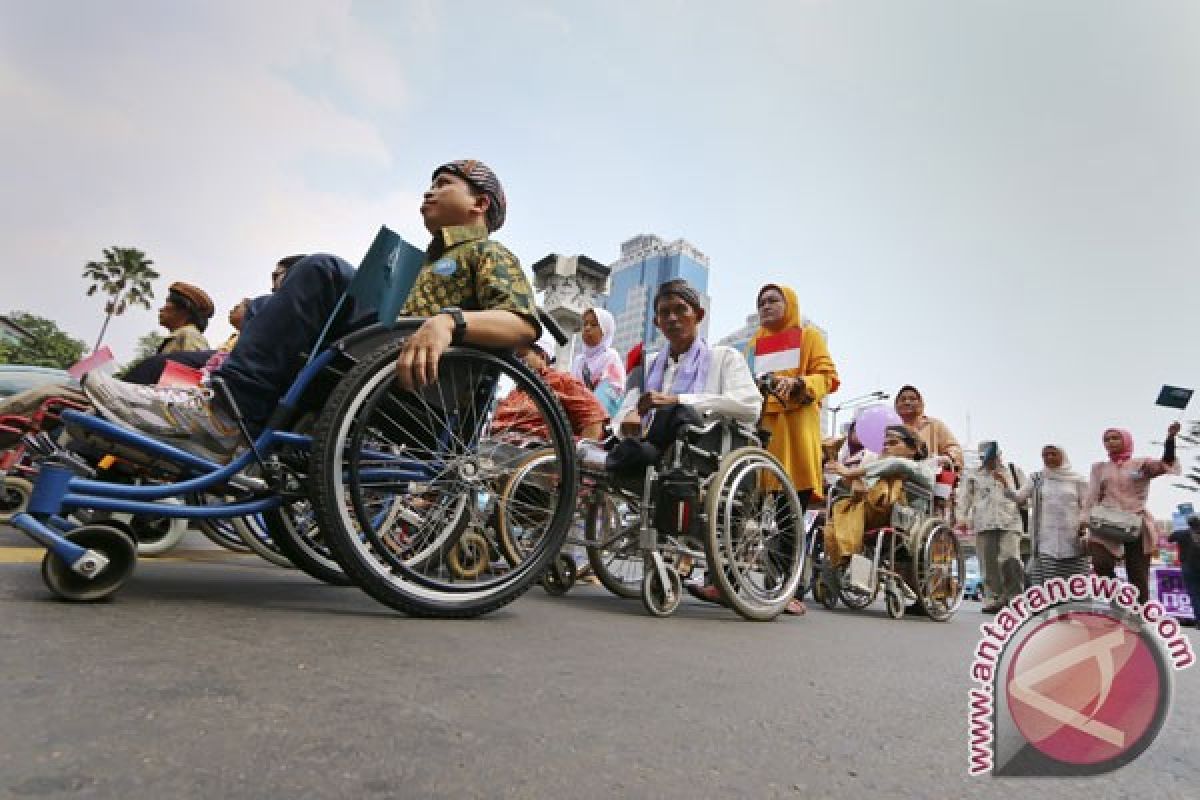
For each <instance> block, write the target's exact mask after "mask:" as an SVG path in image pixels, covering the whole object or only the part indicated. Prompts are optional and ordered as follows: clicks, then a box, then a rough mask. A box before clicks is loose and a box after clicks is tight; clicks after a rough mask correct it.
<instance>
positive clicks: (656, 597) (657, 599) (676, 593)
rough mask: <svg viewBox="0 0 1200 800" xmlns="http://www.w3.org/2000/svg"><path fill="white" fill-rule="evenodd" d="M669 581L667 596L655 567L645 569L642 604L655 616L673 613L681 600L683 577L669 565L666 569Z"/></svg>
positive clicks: (665, 615)
mask: <svg viewBox="0 0 1200 800" xmlns="http://www.w3.org/2000/svg"><path fill="white" fill-rule="evenodd" d="M666 573H667V580H668V581H669V582H670V590H671V596H670V597H668V596H667V592H666V591H665V589H664V587H663V583H662V577H661V575H660V573H659V571H658V570H657V569H650V568H648V569H647V570H646V577H645V578H643V579H642V605H643V606H645V608H646V610H647V611H648V612H650V614H651V615H653V616H655V617H667V616H670V615H671V614H674V613H675V609H677V608H679V604H680V603H681V602H682V601H683V579H682V578H680V577H679V573H678V572H676V571H675V570H673V569H671V568H670V567H668V568H667V570H666Z"/></svg>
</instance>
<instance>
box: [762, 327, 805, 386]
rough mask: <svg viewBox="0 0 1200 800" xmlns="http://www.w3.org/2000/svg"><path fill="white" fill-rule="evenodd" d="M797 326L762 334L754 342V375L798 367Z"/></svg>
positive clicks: (798, 339)
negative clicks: (766, 334) (768, 334)
mask: <svg viewBox="0 0 1200 800" xmlns="http://www.w3.org/2000/svg"><path fill="white" fill-rule="evenodd" d="M801 334H802V331H801V330H800V329H799V328H788V329H787V330H786V331H780V332H779V333H775V334H772V335H770V336H763V337H762V338H760V339H759V340H758V341H756V342H755V343H754V377H756V378H757V377H759V376H761V375H766V374H767V373H768V372H782V371H783V370H785V369H799V368H800V338H801Z"/></svg>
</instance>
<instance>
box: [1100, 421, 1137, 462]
mask: <svg viewBox="0 0 1200 800" xmlns="http://www.w3.org/2000/svg"><path fill="white" fill-rule="evenodd" d="M1110 433H1119V434H1121V449H1120V450H1119V451H1118V452H1116V453H1112V454H1110V455H1109V459H1110V460H1111V461H1112V462H1113V463H1114V464H1124V463H1125V462H1126V461H1128V460H1129V459H1131V458H1133V434H1132V433H1130V432H1129V431H1127V430H1125V429H1124V428H1107V429H1105V431H1104V433H1103V435H1102V436H1101V438H1102V439H1103V437H1104V436H1108V435H1109V434H1110Z"/></svg>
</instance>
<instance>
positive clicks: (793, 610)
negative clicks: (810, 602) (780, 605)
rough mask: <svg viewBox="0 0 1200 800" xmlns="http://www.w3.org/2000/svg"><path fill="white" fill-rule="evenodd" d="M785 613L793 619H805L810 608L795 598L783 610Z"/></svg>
mask: <svg viewBox="0 0 1200 800" xmlns="http://www.w3.org/2000/svg"><path fill="white" fill-rule="evenodd" d="M783 613H785V614H790V615H792V616H793V617H803V616H804V615H805V614H807V613H808V606H806V605H804V603H801V602H800V601H799V600H796V599H795V598H793V599H792V600H789V601H788V604H787V606H786V607H785V608H784V609H783Z"/></svg>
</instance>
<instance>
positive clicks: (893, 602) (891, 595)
mask: <svg viewBox="0 0 1200 800" xmlns="http://www.w3.org/2000/svg"><path fill="white" fill-rule="evenodd" d="M884 604H885V605H886V606H887V613H888V616H889V617H891V618H892V619H900V618H901V617H903V616H904V606H905V603H904V598H903V597H901V596H900V593H899V592H888V593H887V596H886V597H884Z"/></svg>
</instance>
